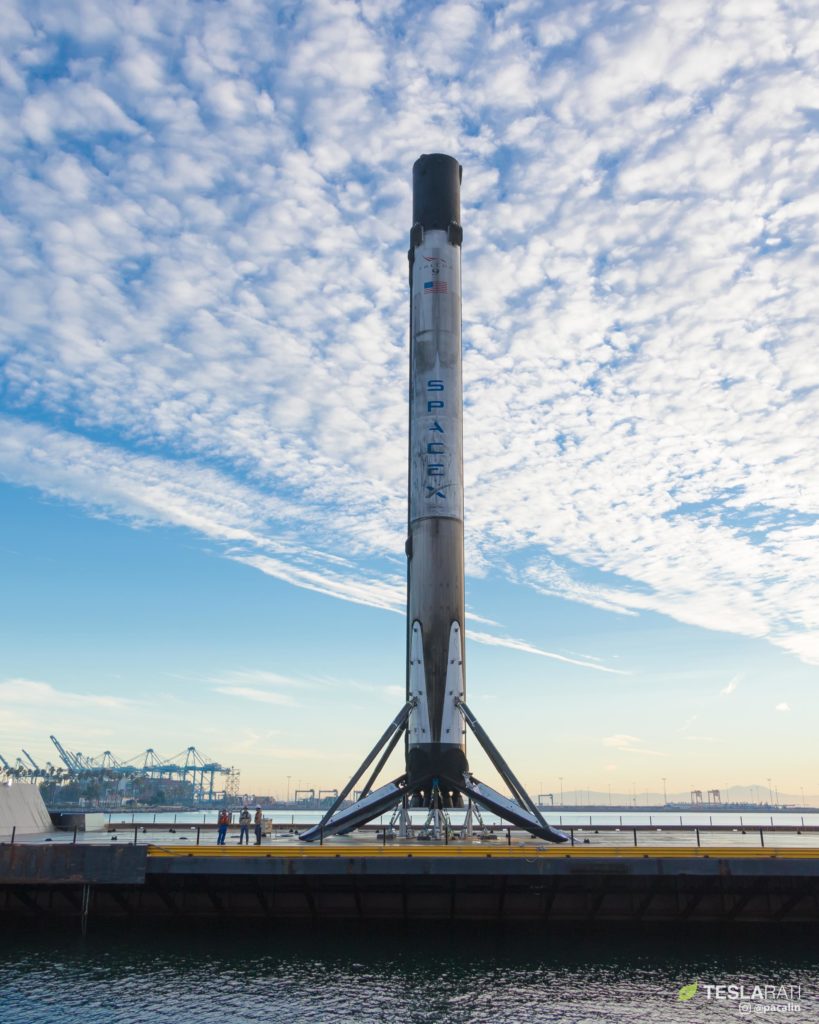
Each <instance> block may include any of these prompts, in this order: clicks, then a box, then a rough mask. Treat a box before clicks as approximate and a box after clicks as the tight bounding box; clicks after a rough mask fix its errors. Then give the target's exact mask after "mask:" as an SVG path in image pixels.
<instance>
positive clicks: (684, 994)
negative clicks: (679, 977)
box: [677, 981, 699, 1003]
mask: <svg viewBox="0 0 819 1024" xmlns="http://www.w3.org/2000/svg"><path fill="white" fill-rule="evenodd" d="M698 985H699V982H698V981H695V982H694V984H693V985H683V987H682V988H681V989H680V994H679V995H678V996H677V1002H678V1003H687V1002H688V1000H689V999H693V998H694V996H695V995H696V994H697V986H698Z"/></svg>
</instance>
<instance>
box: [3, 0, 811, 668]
mask: <svg viewBox="0 0 819 1024" xmlns="http://www.w3.org/2000/svg"><path fill="white" fill-rule="evenodd" d="M814 13H815V12H813V11H812V8H811V7H810V6H809V5H807V4H806V3H799V2H795V3H790V4H788V5H781V4H777V3H775V2H774V0H757V2H756V3H754V4H750V5H748V4H743V5H739V4H731V3H727V4H719V5H714V4H712V3H710V2H709V3H706V2H701V0H693V2H691V3H687V4H685V5H679V4H674V3H671V2H659V3H656V4H652V5H648V6H646V5H637V4H626V5H623V4H619V3H613V2H611V3H607V2H596V3H582V2H581V3H557V4H549V5H546V4H543V3H536V2H531V3H526V2H516V3H511V4H508V5H506V6H497V5H488V4H484V3H477V2H475V3H469V2H465V0H458V2H450V3H444V4H442V5H439V6H437V7H436V8H435V9H434V11H432V12H430V11H428V10H427V9H424V10H423V12H421V11H419V9H418V8H417V7H412V6H411V5H408V4H404V3H400V2H392V0H391V2H386V0H385V2H381V3H376V2H369V0H363V2H362V3H357V4H356V3H352V2H341V3H338V2H332V3H330V2H326V0H316V2H314V3H311V4H309V5H288V4H274V5H267V4H262V3H257V2H254V0H241V2H240V0H236V2H234V3H216V2H207V0H205V2H201V3H196V4H193V3H185V2H180V0H175V2H173V3H170V2H163V0H153V2H152V3H150V4H133V3H129V2H124V0H106V2H105V3H102V2H96V0H86V2H85V3H84V4H83V5H82V15H81V16H78V10H77V6H76V4H75V3H73V2H72V3H67V2H62V0H49V2H48V3H44V2H37V0H29V2H28V3H26V4H25V5H23V4H22V3H19V4H15V3H11V4H9V5H7V14H6V16H5V18H4V26H3V30H2V31H3V38H2V52H1V53H0V79H2V82H3V86H4V88H3V89H2V90H0V168H2V173H3V180H4V182H5V183H6V184H5V187H4V190H3V197H2V203H0V239H1V240H2V246H3V251H4V260H3V263H2V267H0V291H2V297H3V302H2V303H0V370H2V393H1V394H2V401H3V406H4V409H5V414H4V416H3V420H2V424H0V473H2V475H3V477H4V478H5V479H6V480H7V481H9V482H11V483H14V484H25V485H33V486H36V487H38V488H40V489H41V490H42V491H43V492H45V493H47V494H51V495H55V496H58V497H61V498H66V499H69V500H71V501H74V502H77V503H79V504H80V505H82V506H84V507H86V508H88V509H90V510H91V511H93V512H94V513H95V514H113V515H118V516H125V517H128V518H129V519H132V520H133V521H134V522H137V523H162V524H172V525H177V526H184V527H186V528H189V529H192V530H195V531H197V532H198V533H199V534H200V535H202V536H203V537H207V538H208V539H209V540H211V541H216V542H218V543H219V544H221V545H223V549H224V551H225V552H226V553H227V554H229V555H230V557H235V558H238V559H240V560H242V561H245V562H247V563H248V564H250V565H252V566H255V567H256V568H258V569H261V570H262V571H264V572H269V573H271V574H272V575H274V576H277V577H278V578H281V579H286V580H289V581H290V582H292V583H294V584H296V585H299V586H307V587H309V588H311V589H316V590H319V591H320V592H323V593H329V594H332V595H334V596H337V597H340V598H343V599H345V600H353V601H360V602H363V603H366V604H373V605H376V606H378V607H385V608H391V609H395V608H396V607H400V605H401V598H400V595H401V593H402V589H403V584H402V583H401V581H402V580H403V564H402V557H401V552H402V547H403V535H404V519H405V506H404V492H405V484H406V477H405V465H404V457H403V453H404V450H405V426H406V398H405V390H406V357H407V351H406V335H407V330H406V287H405V282H406V256H405V251H406V245H407V237H406V236H407V229H408V228H409V226H410V217H411V212H410V194H409V170H410V166H411V164H412V161H413V160H414V159H415V158H416V157H417V156H418V155H419V153H420V152H422V151H434V150H439V149H440V150H443V151H446V152H452V153H454V154H456V155H457V156H458V158H459V159H460V160H461V162H462V163H463V165H464V185H463V204H464V206H463V221H464V227H465V241H464V251H463V255H464V275H463V276H464V289H465V291H464V296H463V300H464V326H465V332H464V338H465V357H464V375H465V397H466V410H465V437H466V446H465V447H466V459H467V462H466V495H467V547H468V551H467V559H468V564H469V565H470V566H471V569H472V571H473V572H475V573H483V574H487V573H499V574H502V575H504V576H507V577H509V578H510V579H513V580H515V581H517V582H518V584H519V585H520V586H524V587H529V588H533V590H534V591H536V592H539V593H543V594H546V595H557V596H559V597H563V598H566V599H568V600H571V601H577V602H581V603H584V604H588V605H592V606H594V607H597V608H601V609H605V610H608V611H611V612H614V613H619V614H625V615H634V614H640V613H644V612H647V611H652V612H658V613H661V614H663V615H668V616H671V617H673V618H675V619H677V620H679V621H681V622H685V623H690V624H693V625H697V626H701V627H704V628H709V629H720V630H726V631H730V632H734V633H737V634H742V635H745V636H754V637H767V638H768V639H769V640H770V641H771V642H773V643H775V644H777V645H779V646H781V647H783V648H785V649H786V650H788V651H791V652H792V653H793V654H795V655H796V656H798V657H800V658H803V659H805V660H807V661H810V662H815V663H819V582H817V580H819V571H818V570H819V565H817V554H816V552H817V540H819V525H817V524H818V523H819V465H817V460H819V455H817V453H818V452H819V443H818V442H819V399H817V382H816V372H815V339H814V334H815V324H816V322H817V319H819V288H818V287H817V284H818V283H819V282H817V273H816V265H817V264H816V241H815V240H816V237H817V230H816V229H817V214H818V213H819V201H817V199H816V194H817V191H816V184H817V182H816V174H817V172H816V167H817V166H819V164H818V163H817V157H818V156H819V134H817V133H818V132H819V84H817V83H819V77H817V65H819V60H818V59H817V55H818V53H819V29H817V27H816V21H815V17H814ZM497 639H498V638H495V641H497Z"/></svg>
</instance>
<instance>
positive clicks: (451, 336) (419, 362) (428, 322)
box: [300, 153, 568, 842]
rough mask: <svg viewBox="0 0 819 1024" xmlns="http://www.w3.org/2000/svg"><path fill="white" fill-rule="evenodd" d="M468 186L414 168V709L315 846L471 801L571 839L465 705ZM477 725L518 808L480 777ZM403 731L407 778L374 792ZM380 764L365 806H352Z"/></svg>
mask: <svg viewBox="0 0 819 1024" xmlns="http://www.w3.org/2000/svg"><path fill="white" fill-rule="evenodd" d="M461 177H462V168H461V166H460V164H459V163H458V161H457V160H455V159H454V158H453V157H451V156H446V155H444V154H442V153H432V154H424V155H423V156H421V157H419V159H418V160H416V162H415V164H414V166H413V169H412V184H413V190H412V193H413V194H412V199H413V223H412V229H411V231H410V249H409V279H410V382H409V488H408V489H409V513H408V536H407V543H406V554H407V659H406V661H407V664H406V685H407V700H406V703H405V704H404V707H403V708H402V709H401V711H400V712H399V713H398V715H397V716H396V717H395V719H394V720H393V721H392V722H391V723H390V725H389V726H388V727H387V730H386V732H385V733H384V735H383V736H382V737H381V739H380V740H379V741H378V743H377V744H376V745H375V747H374V748H373V750H372V751H371V752H370V753H369V754H368V756H367V757H366V758H365V760H364V762H363V763H362V764H361V766H360V767H359V769H358V771H357V772H356V773H355V775H354V776H353V777H352V779H350V781H349V782H348V783H347V785H346V786H345V788H344V789H343V790H342V791H341V792H340V793H339V794H338V797H337V799H336V800H335V801H334V802H333V804H332V805H331V807H330V808H328V810H327V812H326V813H325V814H324V816H323V818H322V820H321V821H320V822H319V824H318V825H315V826H313V827H312V828H310V829H308V830H307V831H306V832H303V833H302V835H301V837H300V838H301V839H303V840H305V841H307V842H310V841H312V840H314V839H318V838H323V837H325V836H329V835H332V834H334V833H335V834H339V833H345V832H349V831H351V830H352V829H354V828H356V827H357V826H359V825H362V824H364V823H365V822H367V821H370V820H372V819H373V818H375V817H377V816H378V815H380V814H383V813H384V812H385V811H389V810H391V809H396V813H398V809H401V810H402V814H403V822H404V825H403V826H402V827H403V828H404V831H406V829H407V828H408V827H411V826H409V825H408V822H409V817H408V808H410V807H426V808H429V809H430V812H431V813H433V814H438V813H439V812H441V811H444V809H446V808H452V807H462V806H463V805H464V798H466V800H467V801H468V802H469V811H468V812H467V818H468V820H470V821H471V815H472V808H473V805H475V806H477V807H483V808H484V809H487V810H489V811H492V812H493V813H495V814H497V815H498V816H499V817H500V818H502V819H503V820H504V821H507V822H509V823H511V824H513V825H516V826H518V827H520V828H523V829H525V830H526V831H528V832H531V833H532V834H533V835H536V836H538V837H540V838H542V839H548V840H550V841H552V842H564V841H565V840H566V839H567V838H568V837H567V836H565V835H564V834H563V833H562V832H559V831H558V830H556V829H553V828H552V827H551V826H550V825H548V824H547V822H546V821H545V820H544V818H543V816H542V814H541V813H540V810H539V808H538V807H537V806H536V805H535V804H534V802H533V801H532V799H531V797H530V796H529V794H528V793H527V792H526V790H525V789H524V787H523V786H522V785H521V783H520V782H519V781H518V779H517V778H516V777H515V775H514V774H513V773H512V770H511V769H510V767H509V765H508V764H507V763H506V761H505V760H504V759H503V757H502V756H501V754H500V752H499V751H498V750H497V748H496V747H495V746H494V744H493V743H492V741H491V740H490V739H489V737H488V735H487V734H486V731H485V730H484V729H483V728H482V727H481V725H480V724H479V723H478V721H477V720H476V719H475V716H474V715H473V714H472V712H471V711H470V709H469V707H468V706H467V704H466V691H465V685H464V679H465V673H464V487H463V380H462V373H461V242H462V240H463V230H462V228H461ZM467 725H468V726H469V728H470V729H471V730H472V732H473V734H474V736H475V738H476V739H477V740H478V742H479V743H480V745H481V746H482V747H483V749H484V751H485V752H486V754H487V756H488V757H489V760H490V761H491V763H492V765H493V766H494V768H495V770H496V771H497V772H498V774H499V775H500V777H501V778H502V779H503V781H504V782H505V783H506V785H507V786H508V788H509V791H510V793H511V794H512V797H511V799H510V798H509V797H507V796H505V795H504V794H502V793H499V792H497V791H496V790H494V789H492V788H491V787H489V786H487V785H486V784H484V783H482V782H479V781H478V780H477V779H476V778H475V777H474V776H473V775H472V773H471V772H470V770H469V765H468V763H467V758H466V726H467ZM404 733H406V767H405V771H404V773H403V774H402V775H400V776H399V777H398V778H396V779H394V780H393V781H391V782H388V783H386V784H385V785H382V786H380V787H379V788H377V789H373V786H374V784H375V782H376V779H377V778H378V776H379V773H380V772H381V769H382V768H383V767H384V766H385V765H386V763H387V761H388V760H389V757H390V755H391V754H392V752H393V750H394V749H395V747H396V745H397V743H398V741H399V739H400V738H401V736H402V735H403V734H404ZM376 758H378V762H377V764H376V766H375V768H374V769H373V770H372V772H371V774H370V776H369V779H368V781H367V782H366V783H365V784H364V786H363V788H362V789H361V790H360V792H359V793H358V798H357V799H356V800H355V801H354V802H353V803H351V804H350V805H349V806H347V807H344V806H343V805H344V803H345V801H346V800H347V798H348V797H349V795H350V794H351V793H352V792H353V790H354V788H355V786H356V785H357V784H358V783H359V780H360V779H361V778H362V777H363V776H364V773H365V772H367V771H368V769H370V766H371V765H372V764H373V762H374V761H375V760H376ZM435 820H436V821H437V820H439V819H437V818H436V819H435ZM433 831H434V828H433Z"/></svg>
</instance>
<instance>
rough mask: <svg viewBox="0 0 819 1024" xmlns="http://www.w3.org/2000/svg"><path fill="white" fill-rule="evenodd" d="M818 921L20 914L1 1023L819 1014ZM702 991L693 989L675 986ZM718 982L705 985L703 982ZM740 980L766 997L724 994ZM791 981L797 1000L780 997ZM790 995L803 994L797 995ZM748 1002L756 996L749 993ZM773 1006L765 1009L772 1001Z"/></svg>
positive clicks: (4, 964)
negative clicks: (190, 919) (808, 928)
mask: <svg viewBox="0 0 819 1024" xmlns="http://www.w3.org/2000/svg"><path fill="white" fill-rule="evenodd" d="M817 956H818V954H817V949H816V943H815V936H813V937H812V936H811V935H810V933H802V932H799V931H794V930H784V931H779V930H776V929H774V930H770V929H759V930H756V929H753V928H752V929H748V928H744V929H742V930H741V932H739V933H737V932H736V931H728V932H722V931H719V930H716V929H715V930H708V929H702V928H698V929H691V930H679V929H675V930H673V931H669V930H660V931H656V932H651V931H628V930H625V931H624V930H623V929H622V928H616V929H611V930H606V929H603V928H601V927H599V926H598V927H595V928H594V929H593V930H591V929H589V930H583V929H572V928H565V927H557V928H552V927H549V928H545V927H544V928H536V929H535V928H505V929H500V928H495V927H492V926H487V925H486V924H483V923H482V924H481V925H480V926H475V927H463V926H459V927H453V926H445V925H441V924H435V925H434V926H431V927H421V926H413V927H411V928H406V927H398V928H386V927H383V926H378V927H366V928H365V927H362V926H360V925H359V926H355V927H350V926H343V927H342V926H321V927H318V926H316V927H307V928H298V927H291V926H276V927H273V928H271V927H270V926H258V925H256V926H247V925H237V924H236V923H229V922H225V923H223V924H220V923H219V922H218V921H214V922H211V923H208V924H207V926H204V927H202V928H201V929H196V930H195V931H194V930H176V929H172V930H168V929H167V928H163V929H159V930H151V929H142V928H140V929H133V928H130V929H129V928H126V927H119V928H113V927H108V928H96V929H92V930H90V931H89V934H88V936H87V937H86V939H84V940H83V939H82V938H80V936H79V935H78V934H77V933H76V930H65V931H54V930H51V929H49V930H45V929H43V928H42V927H37V928H35V927H32V926H26V927H24V928H15V929H13V930H11V931H10V930H4V931H3V933H2V936H0V1020H2V1022H3V1024H125V1022H128V1024H131V1022H133V1021H139V1022H145V1024H154V1022H155V1024H166V1022H167V1024H225V1022H237V1024H242V1022H257V1021H258V1022H262V1021H264V1022H271V1024H279V1022H281V1024H308V1022H309V1024H384V1022H389V1024H404V1022H406V1024H484V1022H486V1024H490V1022H491V1024H552V1022H554V1024H558V1022H559V1024H591V1022H595V1024H596V1022H626V1021H629V1022H630V1021H635V1022H636V1021H651V1022H655V1024H665V1022H669V1024H671V1022H675V1024H676V1022H678V1021H689V1022H700V1021H711V1020H714V1021H728V1020H736V1019H740V1020H741V1019H747V1017H748V1016H749V1015H755V1016H757V1017H758V1016H760V1015H761V1014H762V1012H763V1011H761V1010H760V1011H756V1013H754V1011H753V1010H748V1009H747V1005H750V1006H754V1005H758V1006H760V1007H761V1006H763V1005H769V1004H771V1005H773V1004H775V1003H776V1000H775V999H771V1000H769V1001H768V1003H764V1002H763V1001H762V995H764V992H763V990H762V986H766V985H768V986H772V988H771V990H770V991H769V993H768V994H769V995H771V996H772V997H773V996H774V992H773V987H775V988H776V990H777V993H778V994H779V996H780V1000H779V1003H778V1005H779V1006H780V1009H778V1010H777V1011H770V1015H771V1016H773V1017H774V1018H775V1019H777V1020H780V1021H781V1020H783V1019H785V1020H793V1021H798V1022H800V1024H808V1022H817V1021H819V999H817V980H819V978H818V975H817V967H818V966H819V960H818V959H817ZM695 983H696V986H697V987H696V991H695V992H694V994H693V995H692V996H691V998H689V999H685V1000H681V999H680V992H681V990H683V995H685V994H686V993H690V992H691V986H692V985H694V984H695ZM707 986H711V987H712V988H711V998H709V990H708V988H707ZM716 986H725V987H726V988H725V990H724V991H725V992H726V993H727V992H728V986H735V987H739V986H743V989H742V991H744V993H745V994H746V997H747V996H752V995H753V992H754V989H755V988H758V989H759V990H760V993H762V995H760V997H759V998H757V999H748V998H746V1002H745V1003H742V1002H740V1000H739V998H737V999H732V998H728V997H727V995H726V997H725V998H722V999H720V998H717V997H716V993H717V992H718V991H719V989H717V988H716ZM785 993H787V994H788V996H789V998H790V1002H789V1003H788V1004H787V1005H789V1006H790V1009H784V1006H785V1005H786V1004H785V1003H783V1002H782V998H783V996H784V994H785ZM792 997H795V998H796V1000H797V1001H794V999H793V998H792ZM746 1004H747V1005H746ZM765 1015H768V1012H767V1011H766V1012H765Z"/></svg>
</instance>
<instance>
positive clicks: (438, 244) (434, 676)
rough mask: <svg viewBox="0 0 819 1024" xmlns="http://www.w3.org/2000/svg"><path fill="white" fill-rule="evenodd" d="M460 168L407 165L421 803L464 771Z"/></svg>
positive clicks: (412, 770) (412, 662) (411, 732)
mask: <svg viewBox="0 0 819 1024" xmlns="http://www.w3.org/2000/svg"><path fill="white" fill-rule="evenodd" d="M461 173H462V171H461V166H460V164H459V163H458V162H457V160H454V159H453V158H452V157H450V156H444V155H443V154H432V155H424V156H422V157H420V159H418V160H417V161H416V163H415V165H414V167H413V226H412V231H411V233H410V249H409V267H410V295H411V299H410V400H409V523H408V539H407V557H408V566H407V632H408V635H407V699H408V700H411V699H414V701H415V706H414V707H413V709H412V711H411V712H410V717H409V724H408V728H407V772H408V786H409V789H410V791H411V793H412V796H411V802H412V803H413V804H416V805H418V804H423V805H424V806H428V804H429V797H430V792H431V788H432V786H433V785H436V786H437V787H438V791H439V792H440V794H441V798H442V800H443V802H444V805H445V806H460V804H461V797H460V793H459V791H458V789H456V788H455V787H457V786H459V785H460V784H461V783H462V780H463V776H464V773H465V772H466V771H468V766H467V760H466V749H465V748H466V736H465V725H464V721H463V717H462V715H461V714H460V713H459V711H458V706H457V702H458V701H461V700H463V699H464V697H465V692H464V488H463V397H462V396H463V382H462V372H461V241H462V238H463V231H462V228H461V224H460V219H461V215H460V214H461V203H460V187H461ZM448 783H454V786H453V785H448Z"/></svg>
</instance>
